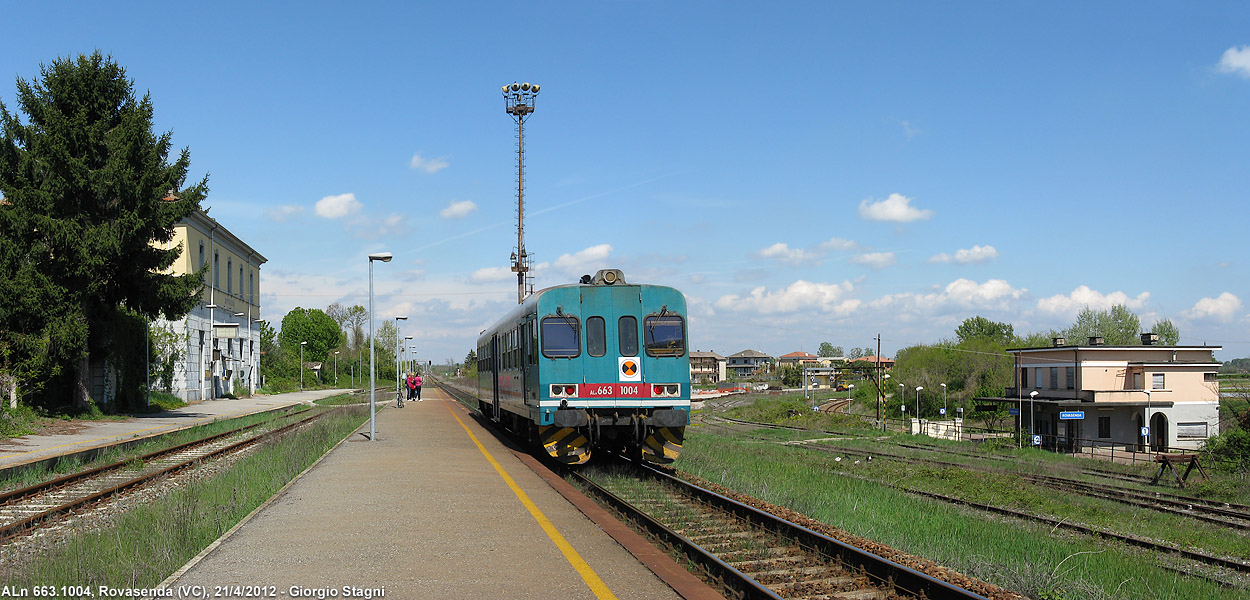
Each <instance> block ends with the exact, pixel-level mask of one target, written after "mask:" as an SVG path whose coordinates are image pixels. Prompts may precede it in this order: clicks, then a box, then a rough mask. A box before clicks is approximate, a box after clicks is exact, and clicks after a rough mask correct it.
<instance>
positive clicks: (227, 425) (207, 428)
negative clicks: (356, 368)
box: [0, 410, 307, 491]
mask: <svg viewBox="0 0 1250 600" xmlns="http://www.w3.org/2000/svg"><path fill="white" fill-rule="evenodd" d="M292 413H293V411H290V410H288V411H286V414H287V415H290V414H292ZM303 416H307V415H303ZM273 418H274V415H273V414H255V415H246V416H242V417H238V418H234V419H223V420H220V421H213V422H211V423H205V424H203V425H198V426H196V427H191V428H188V429H183V430H181V431H175V432H173V433H169V434H166V435H163V436H160V437H156V438H153V439H151V440H149V441H147V442H143V443H141V444H139V445H137V446H134V447H131V448H128V449H120V448H116V447H114V448H111V449H109V450H108V451H106V452H105V453H103V454H101V455H100V456H97V457H96V458H94V459H92V460H88V461H84V460H80V459H77V458H70V457H62V458H61V459H60V460H58V461H56V463H54V464H53V465H52V466H51V467H35V468H32V469H27V470H23V471H20V472H17V473H14V474H8V475H6V476H3V477H0V490H3V491H7V490H14V489H18V488H22V487H26V486H29V485H34V484H36V483H40V482H43V481H48V480H50V479H55V478H57V477H60V476H62V475H65V474H68V473H73V472H76V471H80V470H83V469H85V468H88V467H96V466H100V465H107V464H112V463H115V462H119V461H123V460H128V459H130V458H131V457H134V456H140V455H143V454H147V453H149V452H155V451H157V450H162V449H165V448H170V447H173V446H177V445H179V444H184V443H186V442H190V441H193V440H197V439H202V438H205V437H208V436H210V435H213V434H217V433H222V432H225V431H230V430H232V429H236V428H239V427H244V426H247V425H251V424H253V423H259V422H262V421H267V420H271V419H273ZM301 418H302V417H301Z"/></svg>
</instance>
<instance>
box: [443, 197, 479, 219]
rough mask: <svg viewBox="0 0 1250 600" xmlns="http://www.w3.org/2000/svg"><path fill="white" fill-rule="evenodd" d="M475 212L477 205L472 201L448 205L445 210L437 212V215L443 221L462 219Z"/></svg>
mask: <svg viewBox="0 0 1250 600" xmlns="http://www.w3.org/2000/svg"><path fill="white" fill-rule="evenodd" d="M475 210H477V204H476V203H474V202H473V201H472V200H461V201H459V202H452V203H451V204H448V205H447V208H444V209H443V210H440V211H438V214H439V216H441V217H443V218H444V219H463V218H465V217H467V216H469V215H470V214H472V213H473V211H475Z"/></svg>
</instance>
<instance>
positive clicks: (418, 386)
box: [412, 373, 421, 402]
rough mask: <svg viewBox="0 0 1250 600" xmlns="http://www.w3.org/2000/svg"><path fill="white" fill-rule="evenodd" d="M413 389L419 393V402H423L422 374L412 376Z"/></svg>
mask: <svg viewBox="0 0 1250 600" xmlns="http://www.w3.org/2000/svg"><path fill="white" fill-rule="evenodd" d="M412 381H413V386H414V387H413V389H414V390H416V392H417V402H421V374H420V373H417V374H415V375H413V376H412Z"/></svg>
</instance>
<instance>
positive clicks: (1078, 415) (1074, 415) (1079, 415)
mask: <svg viewBox="0 0 1250 600" xmlns="http://www.w3.org/2000/svg"><path fill="white" fill-rule="evenodd" d="M1059 418H1060V419H1077V420H1080V419H1084V418H1085V411H1083V410H1065V411H1060V413H1059Z"/></svg>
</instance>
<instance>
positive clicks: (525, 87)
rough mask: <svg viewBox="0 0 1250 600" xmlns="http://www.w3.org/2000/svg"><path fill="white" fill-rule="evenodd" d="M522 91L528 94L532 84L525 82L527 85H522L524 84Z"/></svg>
mask: <svg viewBox="0 0 1250 600" xmlns="http://www.w3.org/2000/svg"><path fill="white" fill-rule="evenodd" d="M521 91H523V92H528V91H530V82H528V81H527V82H525V83H522V84H521Z"/></svg>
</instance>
